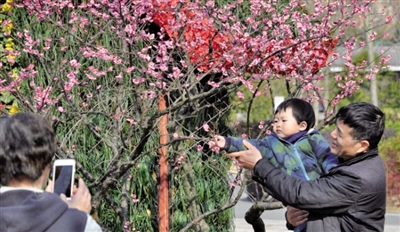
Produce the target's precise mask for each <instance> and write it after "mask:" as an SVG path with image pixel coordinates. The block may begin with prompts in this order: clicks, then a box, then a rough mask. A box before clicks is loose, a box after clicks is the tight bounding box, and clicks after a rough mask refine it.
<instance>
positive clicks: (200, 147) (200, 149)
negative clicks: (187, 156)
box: [197, 144, 203, 152]
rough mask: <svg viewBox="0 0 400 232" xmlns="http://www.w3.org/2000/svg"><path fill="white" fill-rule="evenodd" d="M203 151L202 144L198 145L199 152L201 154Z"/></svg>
mask: <svg viewBox="0 0 400 232" xmlns="http://www.w3.org/2000/svg"><path fill="white" fill-rule="evenodd" d="M202 150H203V146H201V145H200V144H198V145H197V151H198V152H201V151H202Z"/></svg>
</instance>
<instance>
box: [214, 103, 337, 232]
mask: <svg viewBox="0 0 400 232" xmlns="http://www.w3.org/2000/svg"><path fill="white" fill-rule="evenodd" d="M314 125H315V114H314V109H313V107H312V106H311V104H310V103H308V102H306V101H304V100H301V99H298V98H291V99H288V100H286V101H284V102H282V103H281V104H280V105H279V106H278V108H277V109H276V111H275V116H274V121H273V124H272V126H273V132H272V133H271V134H270V135H268V136H266V137H265V138H263V139H261V140H256V139H249V140H248V141H249V142H250V143H251V144H252V145H253V146H255V147H256V148H257V149H258V150H259V151H260V152H261V154H262V155H263V157H264V158H266V159H268V161H269V162H270V163H271V164H272V165H274V166H275V167H280V168H281V170H282V172H285V173H286V174H287V175H290V176H294V177H297V178H299V179H302V180H313V179H316V178H318V177H319V176H321V175H322V174H325V173H327V172H328V171H329V170H330V169H331V168H332V167H335V166H337V164H338V160H337V157H336V156H335V155H333V154H331V152H330V148H329V144H328V142H327V141H326V140H325V139H324V138H323V137H322V135H321V134H320V133H319V132H318V131H317V130H315V129H312V128H313V127H314ZM209 145H210V147H211V148H214V147H219V148H220V149H223V150H225V151H226V152H228V153H231V152H236V151H242V150H246V147H245V146H244V145H243V139H242V138H235V137H223V136H215V137H214V138H213V139H212V140H211V141H210V142H209ZM299 227H300V228H296V231H300V230H302V229H303V228H305V224H304V225H300V226H299Z"/></svg>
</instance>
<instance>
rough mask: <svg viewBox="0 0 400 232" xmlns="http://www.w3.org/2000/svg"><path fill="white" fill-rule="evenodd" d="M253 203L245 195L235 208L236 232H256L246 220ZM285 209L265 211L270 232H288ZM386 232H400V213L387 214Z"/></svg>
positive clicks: (267, 228) (265, 222)
mask: <svg viewBox="0 0 400 232" xmlns="http://www.w3.org/2000/svg"><path fill="white" fill-rule="evenodd" d="M252 204H253V203H252V202H251V201H250V200H249V198H248V196H247V194H245V193H244V194H243V195H242V197H241V198H240V200H239V202H238V203H237V204H236V206H235V216H236V218H235V230H234V232H254V230H253V228H252V227H251V225H250V224H248V223H247V222H246V221H245V220H244V214H245V213H246V212H247V210H248V209H249V208H250V207H251V205H252ZM284 215H285V209H275V210H269V211H265V212H264V213H263V214H262V215H261V218H262V219H263V221H264V224H265V228H266V231H268V232H283V231H285V232H288V230H287V229H286V221H285V216H284ZM385 216H386V218H385V230H384V232H400V213H394V212H386V215H385Z"/></svg>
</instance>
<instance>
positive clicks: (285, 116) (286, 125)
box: [272, 108, 307, 138]
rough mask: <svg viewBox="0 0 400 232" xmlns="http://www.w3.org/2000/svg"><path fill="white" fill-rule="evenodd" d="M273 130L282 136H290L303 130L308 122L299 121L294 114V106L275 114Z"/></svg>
mask: <svg viewBox="0 0 400 232" xmlns="http://www.w3.org/2000/svg"><path fill="white" fill-rule="evenodd" d="M272 126H273V131H274V132H275V134H277V135H278V136H279V137H281V138H286V137H289V136H291V135H293V134H295V133H297V132H300V131H303V130H305V129H306V127H307V123H305V122H301V123H300V124H299V123H297V121H296V119H295V118H294V116H293V111H292V108H287V109H286V110H282V111H280V112H278V113H277V114H275V118H274V122H273V124H272Z"/></svg>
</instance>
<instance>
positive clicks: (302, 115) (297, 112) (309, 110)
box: [275, 98, 315, 130]
mask: <svg viewBox="0 0 400 232" xmlns="http://www.w3.org/2000/svg"><path fill="white" fill-rule="evenodd" d="M287 108H292V111H293V117H294V118H295V119H296V121H297V123H298V124H299V123H301V122H303V121H304V122H306V123H307V128H306V130H309V129H311V128H313V127H314V126H315V113H314V108H313V107H312V105H311V104H310V103H308V102H306V101H304V100H302V99H299V98H290V99H287V100H285V101H283V102H282V103H281V104H279V106H278V108H276V110H275V114H277V113H279V112H281V111H286V109H287Z"/></svg>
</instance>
